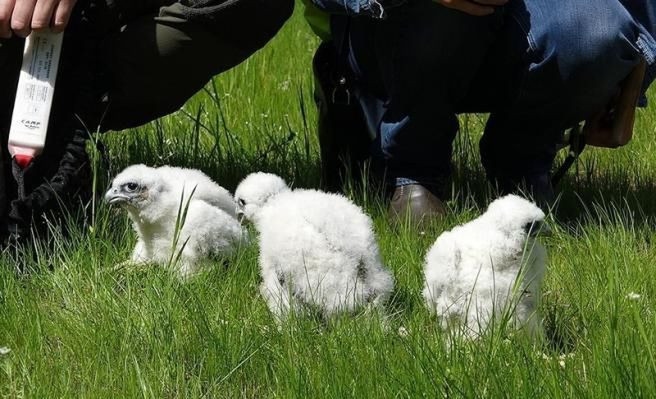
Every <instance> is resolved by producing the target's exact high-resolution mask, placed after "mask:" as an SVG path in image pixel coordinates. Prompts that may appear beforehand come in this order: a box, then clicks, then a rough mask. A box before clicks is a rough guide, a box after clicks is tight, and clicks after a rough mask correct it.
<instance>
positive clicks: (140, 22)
mask: <svg viewBox="0 0 656 399" xmlns="http://www.w3.org/2000/svg"><path fill="white" fill-rule="evenodd" d="M293 6H294V2H293V0H179V1H175V0H0V93H2V96H1V97H0V135H1V136H0V137H2V141H1V142H0V143H4V144H2V145H1V146H2V149H1V153H0V156H1V159H0V221H1V223H0V233H1V236H2V237H3V239H4V238H6V237H8V236H9V235H12V234H18V235H21V234H26V233H28V232H29V231H30V229H31V228H32V227H35V226H38V225H40V224H42V222H43V219H44V218H43V216H44V215H48V214H51V215H53V214H54V215H57V214H61V210H62V205H64V206H68V207H70V206H74V205H76V204H80V203H83V202H84V200H85V198H88V196H89V194H90V193H89V192H90V186H91V180H90V166H89V159H88V156H87V153H86V151H85V141H86V138H88V137H89V131H91V132H96V131H101V132H103V131H107V130H120V129H125V128H130V127H135V126H138V125H141V124H144V123H146V122H149V121H152V120H154V119H156V118H159V117H161V116H164V115H167V114H169V113H171V112H174V111H176V110H178V109H179V108H180V107H181V106H182V105H183V104H184V103H185V102H186V101H187V100H188V99H189V98H190V97H191V96H193V95H194V94H195V93H196V92H197V91H199V90H200V89H201V88H202V87H203V86H204V85H205V84H206V83H207V82H208V81H209V80H210V79H211V78H212V77H213V76H214V75H217V74H220V73H222V72H224V71H226V70H228V69H230V68H232V67H234V66H236V65H237V64H239V63H241V62H242V61H244V60H245V59H246V58H248V57H249V56H250V55H251V54H253V53H254V52H255V51H257V50H258V49H260V48H262V47H263V46H264V45H265V44H266V43H267V42H268V41H269V40H270V39H271V38H272V37H273V36H274V35H275V34H276V32H277V31H278V30H279V29H280V28H281V26H282V25H283V23H284V22H285V20H286V19H287V18H288V17H289V16H290V15H291V12H292V10H293ZM42 29H52V30H54V31H64V32H65V36H64V45H63V46H64V47H63V49H62V59H61V63H60V69H59V75H58V81H57V90H56V91H55V98H54V102H53V108H52V112H51V119H50V126H49V132H48V136H47V142H46V147H45V151H44V153H43V154H42V155H41V156H39V157H38V158H37V159H35V160H34V161H33V162H32V164H30V165H29V166H28V167H27V168H26V169H25V170H24V171H22V172H21V171H17V170H16V165H14V164H13V163H12V160H11V159H10V155H9V153H8V151H7V139H8V130H9V124H10V119H11V113H12V112H11V111H12V107H13V103H14V93H16V87H17V82H18V76H19V70H20V66H21V60H22V51H23V46H24V38H25V37H26V36H27V35H29V33H30V32H31V31H32V30H42ZM12 172H13V173H14V174H16V172H21V173H19V174H20V175H21V177H20V178H19V179H17V180H18V181H19V183H16V179H14V176H12Z"/></svg>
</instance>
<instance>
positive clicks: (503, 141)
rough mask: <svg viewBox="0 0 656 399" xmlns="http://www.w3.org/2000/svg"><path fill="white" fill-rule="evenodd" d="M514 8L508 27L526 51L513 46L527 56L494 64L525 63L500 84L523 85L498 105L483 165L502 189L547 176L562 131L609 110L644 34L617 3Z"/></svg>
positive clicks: (533, 2)
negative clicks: (532, 177)
mask: <svg viewBox="0 0 656 399" xmlns="http://www.w3.org/2000/svg"><path fill="white" fill-rule="evenodd" d="M509 4H510V5H509V6H508V9H507V10H506V11H507V13H508V14H507V23H506V26H507V27H508V29H514V32H516V33H517V34H518V35H521V36H522V37H519V38H518V37H515V38H511V40H515V41H516V42H522V41H523V43H524V49H522V46H510V47H508V48H511V49H513V51H515V52H517V51H520V52H521V51H524V52H523V53H519V54H517V53H515V54H508V53H503V52H501V53H500V54H495V56H494V57H493V58H492V59H491V63H496V64H499V63H501V62H504V61H505V60H508V59H517V60H519V63H520V67H519V71H520V73H518V74H517V76H507V77H505V78H503V79H501V80H502V81H506V82H512V81H513V80H515V81H516V80H517V79H519V82H518V83H517V84H516V86H518V91H517V93H516V94H515V95H514V97H511V98H507V99H505V100H504V101H502V102H501V104H502V106H496V107H494V109H493V113H492V115H491V117H490V119H489V122H488V125H487V127H486V131H485V135H484V137H483V139H482V140H481V156H482V161H483V164H484V166H485V168H486V170H487V172H488V175H489V176H490V177H491V178H493V179H496V180H499V179H500V181H498V182H500V185H501V186H502V188H505V187H504V186H509V185H510V186H511V185H513V184H516V183H517V182H518V181H521V180H530V179H531V176H536V175H538V176H544V175H545V174H548V172H549V170H550V168H551V165H552V162H553V159H554V157H555V154H556V151H557V146H558V142H559V140H560V138H561V136H562V132H563V131H564V130H565V129H567V128H569V127H571V126H573V125H574V124H576V123H578V122H580V121H582V120H584V119H586V118H588V117H590V116H592V115H593V114H594V113H596V112H598V111H600V110H602V109H603V108H604V107H605V106H606V105H607V104H609V103H610V101H611V99H612V97H613V96H614V95H615V94H616V93H617V91H618V88H619V84H620V82H621V81H622V80H623V79H624V78H625V77H626V76H627V75H628V74H629V73H630V72H631V70H632V69H633V67H634V66H635V65H637V63H638V62H639V60H640V56H641V55H640V51H639V49H638V47H637V41H638V35H639V32H640V29H639V27H638V25H637V24H636V23H635V21H634V20H633V18H632V17H631V15H630V14H629V13H628V12H627V10H626V9H625V8H624V7H623V6H622V5H621V4H620V2H618V1H617V0H597V1H588V0H571V1H567V2H559V4H558V6H557V7H555V6H554V3H553V1H551V0H523V1H515V2H511V3H509ZM488 78H491V77H489V76H488ZM472 94H474V95H475V92H474V93H472ZM470 95H471V94H470Z"/></svg>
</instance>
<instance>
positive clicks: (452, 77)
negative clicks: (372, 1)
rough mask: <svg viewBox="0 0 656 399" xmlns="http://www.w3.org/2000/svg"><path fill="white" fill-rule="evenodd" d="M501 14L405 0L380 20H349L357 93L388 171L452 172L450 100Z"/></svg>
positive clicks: (430, 175) (435, 175)
mask: <svg viewBox="0 0 656 399" xmlns="http://www.w3.org/2000/svg"><path fill="white" fill-rule="evenodd" d="M500 22H501V19H500V14H495V15H493V16H489V17H472V16H469V15H466V14H464V13H460V12H458V11H454V10H451V9H448V8H445V7H443V6H440V5H437V4H435V3H433V2H430V1H425V2H410V3H408V5H406V6H404V7H400V8H398V9H396V10H394V12H393V13H392V12H390V15H389V16H388V18H387V19H386V20H383V21H377V20H371V19H365V18H355V19H352V20H351V26H350V59H351V64H352V68H353V70H354V71H355V73H356V75H357V76H358V78H359V81H360V86H361V93H360V96H359V97H360V99H361V102H362V105H363V108H364V109H365V114H366V117H367V121H368V124H369V127H370V129H372V130H373V131H374V133H376V134H377V136H378V137H379V139H380V147H381V152H382V156H383V158H384V160H385V162H386V165H387V170H388V175H390V176H391V177H392V178H395V179H401V180H405V179H408V180H414V181H419V182H422V183H426V182H427V181H428V182H430V181H437V182H439V181H441V180H443V178H444V177H445V176H446V175H448V174H449V171H450V162H451V153H452V148H451V144H452V140H453V138H454V136H455V134H456V131H457V129H458V122H457V118H456V116H455V106H454V105H455V104H456V103H457V102H459V100H460V98H461V97H463V96H464V94H465V93H466V92H467V90H468V87H469V85H470V84H471V81H472V79H473V77H474V76H475V74H476V71H477V69H478V67H479V65H480V64H481V62H482V61H483V60H484V58H485V55H486V53H487V51H489V49H490V47H491V45H492V43H494V41H495V38H496V32H497V31H498V29H499V27H500ZM403 178H405V179H403Z"/></svg>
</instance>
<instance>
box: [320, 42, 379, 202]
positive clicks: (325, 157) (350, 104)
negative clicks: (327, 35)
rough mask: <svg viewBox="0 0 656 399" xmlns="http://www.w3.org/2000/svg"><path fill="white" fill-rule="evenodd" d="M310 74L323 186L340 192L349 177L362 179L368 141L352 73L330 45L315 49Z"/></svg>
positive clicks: (368, 146)
mask: <svg viewBox="0 0 656 399" xmlns="http://www.w3.org/2000/svg"><path fill="white" fill-rule="evenodd" d="M337 47H341V46H337ZM313 71H314V79H315V90H314V100H315V102H316V104H317V109H318V111H319V120H318V131H319V144H320V147H321V177H322V186H323V188H324V189H325V190H328V191H340V190H341V189H342V187H343V185H344V183H345V182H346V181H347V179H348V178H349V177H351V178H353V181H355V182H357V181H360V180H361V174H362V169H363V167H364V163H365V161H366V160H367V159H368V158H369V152H370V151H369V149H370V146H371V139H370V138H369V135H368V133H367V132H368V130H367V125H366V123H365V120H364V115H363V113H362V108H361V107H360V104H359V102H358V101H357V99H356V98H355V96H354V94H353V83H354V82H353V77H352V76H353V74H352V73H351V72H350V69H349V68H348V66H347V64H346V62H345V58H344V57H343V56H342V54H340V51H338V50H337V49H336V47H335V45H334V44H333V43H332V42H326V43H322V44H321V45H320V46H319V48H318V49H317V52H316V53H315V55H314V60H313Z"/></svg>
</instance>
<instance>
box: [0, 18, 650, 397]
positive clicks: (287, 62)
mask: <svg viewBox="0 0 656 399" xmlns="http://www.w3.org/2000/svg"><path fill="white" fill-rule="evenodd" d="M316 45H317V40H316V39H315V38H314V37H313V35H312V34H311V33H310V31H309V29H308V28H307V27H306V26H305V25H304V23H303V21H302V18H301V16H300V15H299V13H298V12H297V15H296V16H295V17H294V19H293V20H292V21H290V23H289V24H288V25H287V26H286V27H285V29H284V30H283V32H282V33H281V34H280V35H279V36H278V37H277V38H276V39H275V40H274V41H273V42H272V43H271V44H270V45H269V46H268V47H267V48H266V49H264V50H263V51H261V52H260V53H258V54H257V55H256V56H254V57H253V58H251V59H250V60H248V61H247V62H246V63H244V64H243V65H241V66H240V67H238V68H236V69H235V70H233V71H231V72H229V73H227V74H225V75H223V76H221V77H220V78H217V79H216V80H215V81H214V82H213V85H209V86H208V89H207V91H206V92H203V93H199V95H198V96H196V97H195V98H194V99H193V100H192V101H190V102H189V103H188V104H187V105H186V106H185V107H184V109H183V110H181V111H180V112H178V113H176V114H175V115H172V116H170V117H167V118H164V119H162V120H160V121H157V122H155V123H151V124H149V125H147V126H144V127H142V128H139V129H136V130H133V131H127V132H121V133H115V134H111V135H107V136H105V137H103V140H105V141H106V143H107V144H108V147H109V148H110V158H111V161H112V167H111V169H112V170H111V171H110V172H109V173H108V174H110V175H111V174H112V173H115V172H116V171H118V170H120V169H121V168H122V167H124V166H125V165H128V164H131V163H137V162H144V163H149V164H154V165H160V164H172V165H181V166H189V167H198V168H200V169H202V170H204V171H205V172H207V173H208V174H210V175H211V176H213V177H214V178H216V179H217V180H218V181H219V182H221V183H222V184H223V185H225V186H226V187H228V188H230V189H234V186H235V185H236V183H237V182H238V181H239V179H240V178H242V177H243V176H245V175H246V174H247V173H249V172H251V171H255V170H266V171H273V172H276V173H279V174H281V175H283V176H284V177H285V178H287V179H289V181H292V182H294V184H295V185H296V186H317V185H318V175H319V173H318V170H319V163H318V156H317V153H318V146H317V141H316V138H315V134H314V124H315V121H316V112H315V110H314V107H313V104H312V78H311V74H310V60H311V57H312V54H313V51H314V49H315V48H316ZM292 55H293V56H292ZM484 120H485V118H484V116H469V117H466V118H463V119H462V122H463V129H462V134H461V135H460V136H459V138H458V141H457V150H456V159H455V162H456V166H457V173H456V177H455V180H454V183H453V190H452V192H453V196H452V198H451V199H450V201H449V206H450V208H451V209H452V211H453V212H452V216H450V217H448V218H447V219H446V220H445V221H443V222H441V223H439V224H436V225H433V226H430V227H429V228H428V229H426V231H423V232H418V231H416V230H414V229H411V228H407V227H404V226H400V227H392V226H390V225H389V224H388V222H387V220H386V218H385V209H384V204H383V203H381V202H380V201H378V200H376V199H375V197H371V196H368V195H364V194H362V193H360V194H358V193H354V194H353V198H354V199H355V200H356V202H358V203H359V204H361V205H363V206H364V207H365V208H366V209H367V211H368V212H369V213H371V214H372V215H373V217H374V219H375V224H376V233H377V236H378V237H379V241H380V245H381V249H382V252H383V255H384V259H385V262H386V264H387V265H389V267H390V268H391V269H392V270H393V271H394V274H395V277H396V280H397V289H396V293H395V297H394V300H393V303H392V304H391V313H392V317H391V318H390V321H389V323H388V324H389V326H388V328H387V329H385V328H383V327H382V326H381V324H380V323H379V322H378V320H376V319H374V318H371V317H367V316H365V315H361V316H358V317H355V318H343V319H339V320H336V321H335V322H334V323H331V324H330V326H328V327H326V326H324V325H323V324H322V323H321V322H320V321H317V320H314V319H298V320H292V321H291V322H289V323H288V324H285V325H284V326H283V327H282V328H281V329H278V328H277V327H276V324H275V321H274V320H273V318H272V317H271V315H270V314H269V312H268V310H267V308H266V305H265V304H264V302H263V301H262V299H261V298H260V297H259V294H258V289H257V287H258V284H259V276H258V266H257V252H258V249H257V246H256V245H255V244H253V245H250V246H248V247H244V248H242V249H240V250H239V251H238V253H236V254H235V255H234V256H232V257H231V258H230V259H228V262H227V266H226V265H224V264H223V263H217V262H214V263H213V262H208V264H207V268H206V269H207V271H206V272H203V273H202V274H200V275H199V276H198V277H196V278H194V279H193V280H192V281H190V282H189V283H186V284H182V283H180V282H179V281H178V280H177V279H176V278H175V277H174V276H172V275H171V274H170V273H168V272H166V271H165V270H162V269H158V268H146V269H143V270H138V271H132V272H125V271H117V270H115V269H114V268H113V266H114V265H115V264H117V263H118V262H120V261H122V260H124V259H125V258H127V256H128V254H129V253H130V250H131V248H132V246H133V245H134V242H135V236H134V234H133V232H132V230H131V228H130V225H129V224H128V221H127V217H126V215H124V214H122V213H116V212H113V211H112V210H109V209H108V208H107V207H106V206H105V205H104V204H100V203H97V204H93V206H94V207H95V212H94V214H93V218H92V219H90V220H89V221H88V222H87V224H86V225H85V226H84V227H83V228H76V229H77V230H75V231H74V234H72V237H69V238H66V239H63V238H58V239H56V240H55V242H54V244H53V245H39V246H37V247H35V248H25V249H23V250H16V251H9V252H7V251H5V253H4V254H3V255H2V257H1V258H0V263H1V264H0V347H6V348H8V349H10V350H11V351H10V352H9V353H4V352H5V351H1V350H0V395H2V396H6V397H44V398H57V397H107V398H122V397H153V398H161V397H226V398H234V397H255V398H262V397H310V398H323V397H332V398H342V397H358V398H360V397H375V398H379V397H437V396H448V397H590V398H601V397H656V383H655V382H654V381H655V380H654V376H656V359H655V357H654V351H656V334H655V332H654V331H655V328H656V315H655V314H654V307H655V305H656V268H655V266H656V248H655V247H654V240H655V239H656V235H655V234H654V226H655V224H656V196H654V192H656V191H655V188H656V187H655V186H656V157H655V156H654V155H653V154H654V153H655V152H656V106H654V107H650V108H648V109H646V110H643V111H641V112H640V115H639V120H638V125H637V129H636V134H637V137H636V139H635V140H634V141H633V142H632V143H631V144H630V145H629V146H627V147H626V148H623V149H621V150H616V151H608V150H590V151H587V152H586V153H585V154H584V156H583V159H582V160H581V161H580V162H579V163H578V164H577V167H576V168H575V169H574V170H573V171H572V172H571V173H570V175H569V176H568V177H567V178H566V180H565V182H564V184H563V198H562V204H561V207H560V211H559V213H558V215H555V216H554V217H553V218H552V220H551V225H552V229H553V230H554V235H553V236H552V237H550V238H549V239H548V240H545V241H544V243H545V244H546V245H547V247H548V249H549V251H550V260H549V269H548V272H547V276H546V282H545V286H544V292H543V305H542V311H543V314H544V318H545V325H546V329H547V332H548V334H547V335H548V337H547V339H546V340H545V342H543V343H539V344H532V343H530V342H528V341H527V340H526V339H525V338H523V337H521V336H517V335H513V334H512V333H510V332H507V331H494V332H493V333H491V334H489V336H487V337H485V338H484V339H482V340H480V341H478V342H475V343H461V344H456V345H454V346H452V347H451V349H450V350H447V349H446V347H445V346H444V342H445V338H446V337H445V334H444V333H443V332H441V331H440V329H439V328H438V327H437V323H436V320H435V319H433V318H431V316H430V315H429V314H428V312H427V311H426V310H425V309H424V306H423V303H422V300H421V296H420V292H421V288H422V260H423V256H424V253H425V251H426V249H427V248H428V246H429V245H431V244H432V242H433V241H434V240H435V238H436V237H437V236H438V235H439V234H440V233H441V232H442V231H444V230H445V229H448V228H450V227H452V226H454V225H455V224H458V223H461V222H463V221H466V220H469V219H470V218H472V217H474V216H476V215H478V214H479V213H480V212H481V211H482V210H483V209H484V208H485V206H486V205H487V203H488V201H489V198H488V197H489V194H488V190H487V188H486V185H485V182H484V177H483V173H482V171H481V168H480V166H479V162H478V154H477V150H476V143H477V140H478V138H479V137H480V132H481V128H482V126H483V123H484ZM99 173H100V179H99V181H98V186H99V187H98V189H99V191H103V190H104V188H105V187H106V186H105V185H106V183H107V179H106V176H105V174H106V171H101V172H99ZM19 271H22V272H19Z"/></svg>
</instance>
